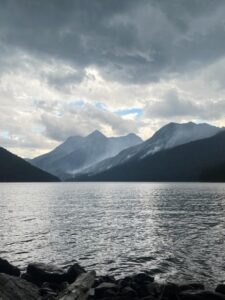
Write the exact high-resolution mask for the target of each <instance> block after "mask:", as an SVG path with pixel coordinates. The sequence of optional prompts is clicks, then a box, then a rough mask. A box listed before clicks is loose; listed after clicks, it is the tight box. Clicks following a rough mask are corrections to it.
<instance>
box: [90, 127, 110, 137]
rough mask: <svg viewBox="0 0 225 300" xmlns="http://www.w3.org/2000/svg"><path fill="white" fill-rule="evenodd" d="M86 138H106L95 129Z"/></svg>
mask: <svg viewBox="0 0 225 300" xmlns="http://www.w3.org/2000/svg"><path fill="white" fill-rule="evenodd" d="M87 137H94V138H98V137H104V138H106V136H105V135H104V134H103V133H101V131H99V130H97V129H96V130H94V131H93V132H91V133H90V134H89V135H88V136H87Z"/></svg>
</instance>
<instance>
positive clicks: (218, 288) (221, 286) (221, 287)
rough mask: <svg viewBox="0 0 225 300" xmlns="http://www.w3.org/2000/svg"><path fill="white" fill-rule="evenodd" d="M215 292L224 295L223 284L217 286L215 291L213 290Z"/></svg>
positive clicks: (224, 287) (224, 286)
mask: <svg viewBox="0 0 225 300" xmlns="http://www.w3.org/2000/svg"><path fill="white" fill-rule="evenodd" d="M215 292H217V293H221V294H224V295H225V284H224V283H220V284H218V285H217V287H216V289H215Z"/></svg>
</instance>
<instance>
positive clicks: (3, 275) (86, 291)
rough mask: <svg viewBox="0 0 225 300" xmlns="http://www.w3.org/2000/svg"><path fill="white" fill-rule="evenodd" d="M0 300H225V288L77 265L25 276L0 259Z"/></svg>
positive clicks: (37, 268)
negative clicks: (103, 271)
mask: <svg viewBox="0 0 225 300" xmlns="http://www.w3.org/2000/svg"><path fill="white" fill-rule="evenodd" d="M0 299H1V300H53V299H59V300H85V299H88V300H97V299H103V300H113V299H114V300H132V299H133V300H179V299H181V300H195V299H196V300H198V299H205V300H214V299H215V300H220V299H221V300H223V299H225V284H223V283H220V284H218V285H217V286H216V287H215V291H212V290H210V291H209V290H206V289H205V286H204V284H203V283H202V282H183V283H172V282H165V283H157V282H155V281H154V278H153V277H152V276H150V275H149V274H148V273H147V272H146V273H138V274H134V275H131V276H126V277H124V278H122V279H115V278H114V277H113V276H111V275H107V276H98V275H97V274H96V272H95V271H91V272H86V270H85V269H84V268H83V267H81V266H80V265H79V264H78V263H76V264H73V265H71V266H70V267H69V268H68V269H67V271H65V270H62V269H60V268H58V267H56V266H53V265H47V264H42V263H31V264H29V265H28V266H27V268H26V271H25V272H24V273H22V272H21V271H20V269H19V268H18V267H16V266H13V265H12V264H10V263H9V262H8V261H7V260H4V259H2V258H0Z"/></svg>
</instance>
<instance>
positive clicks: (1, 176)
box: [0, 147, 59, 182]
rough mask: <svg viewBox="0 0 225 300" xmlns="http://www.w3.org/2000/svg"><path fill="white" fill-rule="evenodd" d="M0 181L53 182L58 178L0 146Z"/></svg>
mask: <svg viewBox="0 0 225 300" xmlns="http://www.w3.org/2000/svg"><path fill="white" fill-rule="evenodd" d="M0 181H1V182H47V181H49V182H54V181H59V179H58V178H57V177H55V176H53V175H51V174H48V173H47V172H44V171H42V170H40V169H38V168H36V167H34V166H32V165H31V164H29V163H28V162H26V161H25V160H23V159H22V158H20V157H18V156H16V155H14V154H12V153H10V152H9V151H7V150H5V149H4V148H1V147H0Z"/></svg>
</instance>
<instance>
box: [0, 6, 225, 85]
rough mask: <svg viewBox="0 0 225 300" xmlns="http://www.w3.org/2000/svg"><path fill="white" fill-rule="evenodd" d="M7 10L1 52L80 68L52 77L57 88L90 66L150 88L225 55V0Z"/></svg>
mask: <svg viewBox="0 0 225 300" xmlns="http://www.w3.org/2000/svg"><path fill="white" fill-rule="evenodd" d="M0 8H1V9H0V46H1V48H2V49H3V50H4V51H2V54H1V55H2V56H4V55H8V53H10V52H11V51H12V49H14V50H22V51H25V52H27V53H29V54H32V55H34V56H36V57H38V58H39V59H43V60H48V59H55V60H57V59H60V60H62V61H65V62H66V63H68V64H70V65H71V66H73V67H74V68H76V69H78V70H79V72H80V74H81V75H80V76H78V75H74V77H73V75H71V74H70V75H66V76H62V77H60V76H57V77H56V76H55V75H51V76H50V77H49V82H50V83H53V84H57V85H64V84H66V83H67V82H71V80H72V81H73V80H74V81H75V82H76V81H77V80H78V81H80V80H81V78H82V76H83V77H84V76H85V72H84V71H83V70H84V69H85V68H86V67H88V66H95V67H97V68H98V69H99V71H100V72H101V74H102V75H103V76H104V77H105V78H106V79H109V80H115V81H124V82H128V83H129V82H131V83H132V82H138V83H146V82H148V81H157V80H158V79H159V78H162V77H163V76H165V75H167V74H170V73H173V72H182V71H183V70H184V69H185V70H192V69H194V68H199V67H201V66H202V65H204V64H208V63H210V62H212V61H213V60H215V59H217V58H219V57H221V56H223V55H224V49H225V24H224V22H223V19H224V18H223V16H224V13H225V3H224V1H222V0H204V1H199V0H188V1H187V0H173V1H168V0H148V1H147V0H140V1H135V0H122V1H115V0H104V1H102V0H91V1H90V0H64V1H61V0H48V1H45V0H19V1H18V0H2V1H1V3H0ZM64 77H65V78H64Z"/></svg>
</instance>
